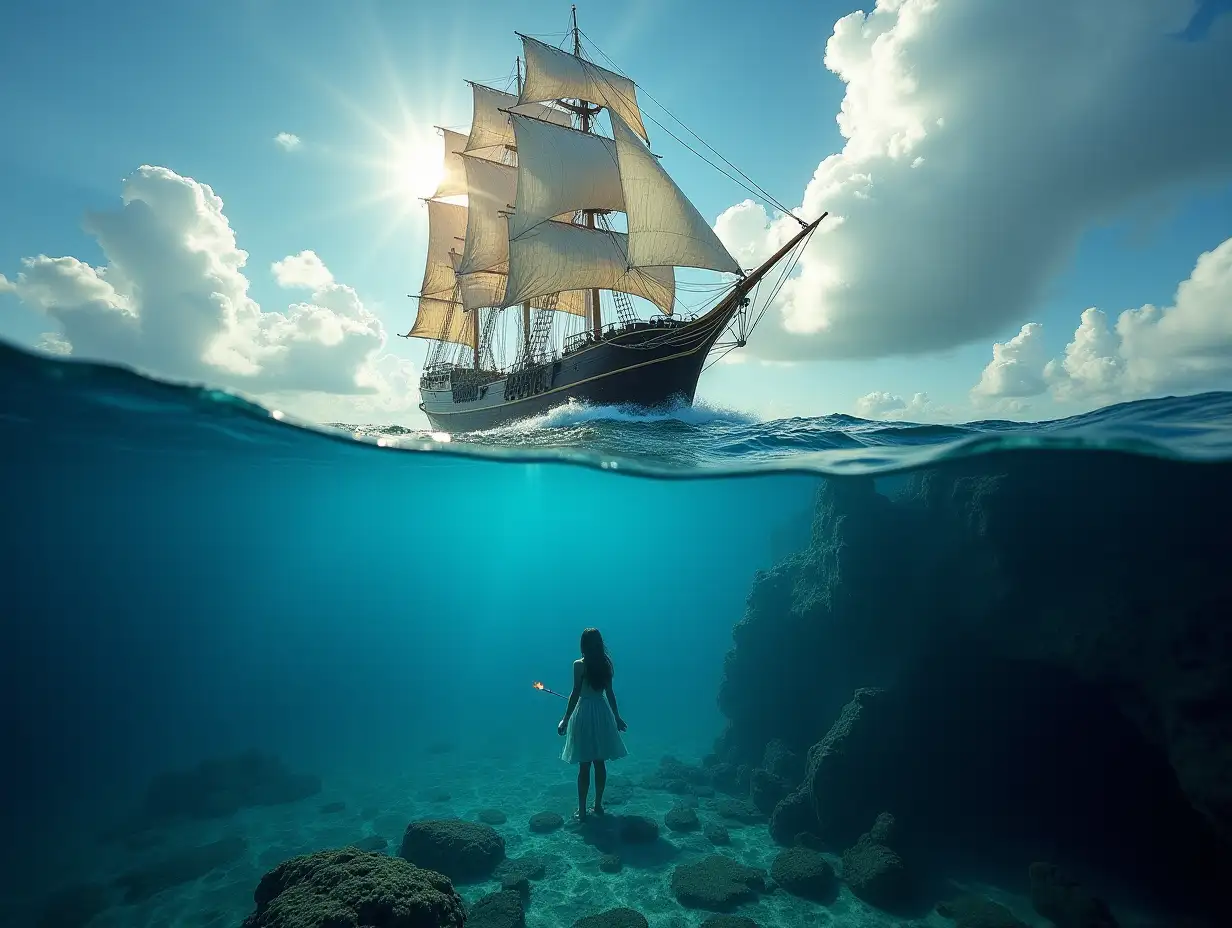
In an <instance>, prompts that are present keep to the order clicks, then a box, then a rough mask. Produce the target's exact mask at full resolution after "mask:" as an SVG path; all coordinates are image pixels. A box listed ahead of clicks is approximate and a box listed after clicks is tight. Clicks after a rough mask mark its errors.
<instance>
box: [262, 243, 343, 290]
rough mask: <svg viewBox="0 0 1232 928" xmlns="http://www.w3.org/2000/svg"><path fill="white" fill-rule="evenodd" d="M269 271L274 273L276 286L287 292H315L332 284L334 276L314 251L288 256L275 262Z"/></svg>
mask: <svg viewBox="0 0 1232 928" xmlns="http://www.w3.org/2000/svg"><path fill="white" fill-rule="evenodd" d="M270 270H271V271H273V272H274V279H275V280H276V281H278V286H280V287H285V288H287V289H288V290H293V289H295V288H301V289H304V290H317V289H320V288H321V287H327V286H329V285H330V284H332V283H333V282H334V275H333V274H331V273H330V272H329V268H327V267H326V266H325V262H324V261H322V260H321V259H320V258H319V257H318V256H317V253H316V252H315V251H301V252H300V253H299V254H297V255H289V256H288V257H286V258H283V259H282V260H281V261H275V262H274V263H273V264H272V265H271V266H270Z"/></svg>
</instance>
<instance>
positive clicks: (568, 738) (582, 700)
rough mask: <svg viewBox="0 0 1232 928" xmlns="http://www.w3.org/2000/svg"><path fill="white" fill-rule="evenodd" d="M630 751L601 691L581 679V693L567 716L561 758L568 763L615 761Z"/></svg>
mask: <svg viewBox="0 0 1232 928" xmlns="http://www.w3.org/2000/svg"><path fill="white" fill-rule="evenodd" d="M628 753H629V752H628V751H627V750H626V749H625V743H624V740H623V739H622V738H621V737H620V732H619V731H617V730H616V716H614V715H612V707H611V706H609V705H608V702H607V700H606V699H604V698H603V693H602V691H600V690H595V689H591V687H590V684H589V683H587V682H586V681H585V680H583V681H582V695H581V696H580V697H578V703H577V708H575V709H574V710H573V715H571V716H569V725H568V727H567V728H566V729H565V749H564V750H563V751H561V752H560V759H561V760H563V761H565V762H566V763H570V764H581V763H586V762H587V761H596V760H618V759H619V758H621V757H624V756H626V755H627V754H628Z"/></svg>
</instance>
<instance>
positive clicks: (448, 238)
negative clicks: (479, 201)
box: [419, 200, 466, 299]
mask: <svg viewBox="0 0 1232 928" xmlns="http://www.w3.org/2000/svg"><path fill="white" fill-rule="evenodd" d="M465 235H466V207H465V206H459V205H458V204H456V203H442V202H440V201H439V200H429V201H428V256H427V258H426V259H425V261H424V276H423V285H422V286H421V287H420V288H419V293H420V295H421V296H427V297H439V298H441V299H453V291H454V285H455V283H456V279H455V276H454V264H455V262H456V258H455V257H454V256H452V255H451V254H450V253H451V252H458V251H461V249H462V239H463V237H464V236H465Z"/></svg>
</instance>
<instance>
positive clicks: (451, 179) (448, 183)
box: [432, 129, 467, 197]
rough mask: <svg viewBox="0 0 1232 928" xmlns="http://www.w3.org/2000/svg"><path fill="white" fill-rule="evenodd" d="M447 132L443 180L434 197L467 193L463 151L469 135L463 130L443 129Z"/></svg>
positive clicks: (442, 171) (442, 172)
mask: <svg viewBox="0 0 1232 928" xmlns="http://www.w3.org/2000/svg"><path fill="white" fill-rule="evenodd" d="M441 132H443V133H444V134H445V163H444V166H443V168H442V169H441V182H440V184H438V185H437V188H436V193H434V194H432V196H434V197H457V196H462V195H464V194H465V193H466V167H465V165H464V164H463V163H462V152H464V151H466V141H467V137H466V136H465V135H463V134H462V133H461V132H454V131H453V130H451V129H442V130H441Z"/></svg>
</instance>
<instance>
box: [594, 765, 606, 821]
mask: <svg viewBox="0 0 1232 928" xmlns="http://www.w3.org/2000/svg"><path fill="white" fill-rule="evenodd" d="M605 786H607V764H605V763H604V762H603V761H601V760H597V761H595V815H602V814H603V787H605Z"/></svg>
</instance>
